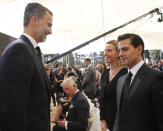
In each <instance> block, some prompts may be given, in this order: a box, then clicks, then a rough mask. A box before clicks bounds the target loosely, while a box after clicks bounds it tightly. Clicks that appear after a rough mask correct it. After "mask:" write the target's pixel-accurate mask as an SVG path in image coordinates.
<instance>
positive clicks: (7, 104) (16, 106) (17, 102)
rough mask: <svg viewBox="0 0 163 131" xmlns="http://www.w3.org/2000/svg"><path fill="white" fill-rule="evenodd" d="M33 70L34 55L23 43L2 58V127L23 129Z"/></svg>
mask: <svg viewBox="0 0 163 131" xmlns="http://www.w3.org/2000/svg"><path fill="white" fill-rule="evenodd" d="M32 72H33V61H32V55H31V53H29V49H28V47H27V46H25V45H24V44H22V43H17V44H14V45H13V46H11V47H9V48H8V49H7V50H6V51H5V53H4V54H3V56H2V57H1V60H0V121H1V126H2V129H4V130H5V129H6V128H7V127H10V128H11V129H13V130H17V131H18V130H23V129H22V127H23V126H24V121H25V119H24V116H25V115H26V112H27V108H26V107H27V105H26V104H27V101H28V92H29V91H30V88H29V87H30V85H31V78H32Z"/></svg>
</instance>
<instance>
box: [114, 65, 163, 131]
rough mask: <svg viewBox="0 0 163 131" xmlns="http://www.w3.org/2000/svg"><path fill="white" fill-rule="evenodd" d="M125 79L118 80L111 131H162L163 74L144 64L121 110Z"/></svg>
mask: <svg viewBox="0 0 163 131" xmlns="http://www.w3.org/2000/svg"><path fill="white" fill-rule="evenodd" d="M125 78H126V76H123V77H121V78H120V79H119V80H118V86H117V106H118V110H117V116H116V120H115V123H114V129H113V131H163V74H162V73H161V72H159V71H156V70H154V69H151V68H149V67H147V66H146V65H145V64H144V65H143V66H142V67H141V68H140V69H139V70H138V72H137V74H136V76H135V77H134V79H133V82H132V83H131V87H130V93H129V98H128V101H127V102H126V104H125V106H124V108H123V109H121V105H120V104H121V100H120V99H121V93H122V87H123V84H124V81H125Z"/></svg>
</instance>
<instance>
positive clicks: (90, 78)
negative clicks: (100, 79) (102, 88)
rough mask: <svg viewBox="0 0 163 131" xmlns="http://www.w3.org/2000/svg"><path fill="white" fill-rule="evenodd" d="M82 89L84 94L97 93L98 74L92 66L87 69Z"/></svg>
mask: <svg viewBox="0 0 163 131" xmlns="http://www.w3.org/2000/svg"><path fill="white" fill-rule="evenodd" d="M82 88H83V90H84V92H92V93H93V92H95V91H96V72H95V70H94V69H93V68H92V67H91V66H90V67H87V68H86V72H85V75H84V78H83V85H82Z"/></svg>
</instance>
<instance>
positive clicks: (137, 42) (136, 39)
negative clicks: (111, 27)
mask: <svg viewBox="0 0 163 131" xmlns="http://www.w3.org/2000/svg"><path fill="white" fill-rule="evenodd" d="M126 39H130V44H131V45H133V47H134V48H137V47H138V46H142V48H143V50H142V53H141V54H142V57H143V55H144V41H143V39H142V38H141V37H140V36H139V35H137V34H133V33H126V34H123V35H120V36H119V37H118V41H122V40H126Z"/></svg>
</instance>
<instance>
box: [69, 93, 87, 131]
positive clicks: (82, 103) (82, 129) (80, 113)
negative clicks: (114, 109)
mask: <svg viewBox="0 0 163 131" xmlns="http://www.w3.org/2000/svg"><path fill="white" fill-rule="evenodd" d="M88 118H89V103H88V101H87V99H86V97H85V96H84V95H83V94H82V93H81V92H80V91H79V92H78V93H77V94H76V95H75V97H74V98H73V99H72V102H71V105H70V107H69V110H68V114H67V117H66V120H67V121H68V123H67V128H68V129H67V131H86V128H87V125H88Z"/></svg>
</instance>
